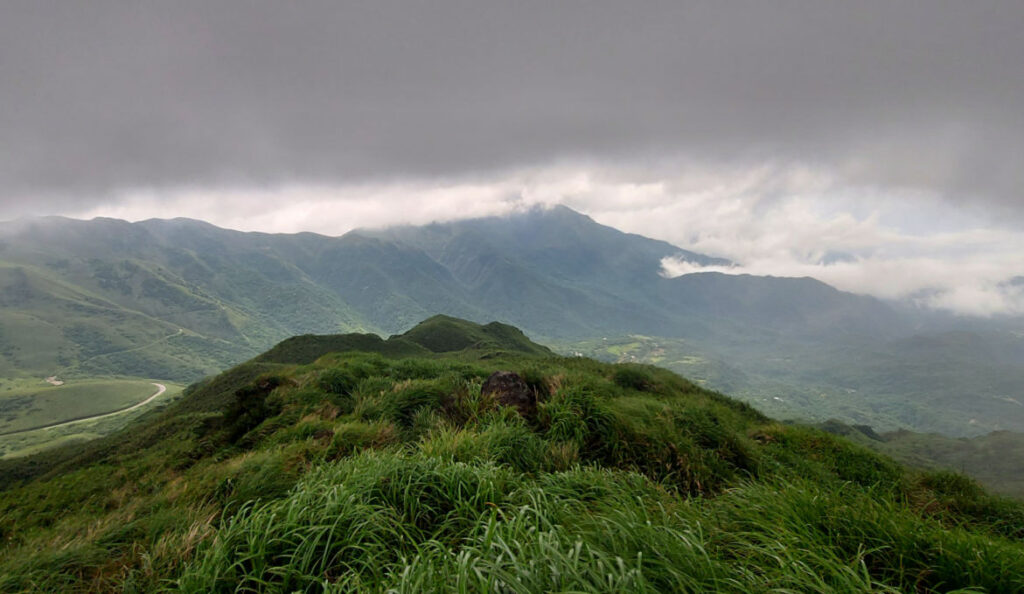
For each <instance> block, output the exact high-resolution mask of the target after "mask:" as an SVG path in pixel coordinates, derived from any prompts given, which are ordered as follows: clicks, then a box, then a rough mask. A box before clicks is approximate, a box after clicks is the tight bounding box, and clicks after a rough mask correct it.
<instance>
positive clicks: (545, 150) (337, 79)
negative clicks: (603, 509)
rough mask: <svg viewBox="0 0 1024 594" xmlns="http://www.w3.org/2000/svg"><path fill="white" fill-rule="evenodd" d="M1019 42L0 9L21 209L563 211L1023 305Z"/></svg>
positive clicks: (846, 8)
mask: <svg viewBox="0 0 1024 594" xmlns="http://www.w3.org/2000/svg"><path fill="white" fill-rule="evenodd" d="M1021 31H1024V4H1022V3H1021V2H1020V1H1019V0H1018V1H1009V2H959V1H958V2H938V1H930V2H912V1H905V2H892V1H885V2H868V1H858V2H835V3H833V2H766V1H756V2H678V1H674V2H601V1H593V0H591V1H561V2H550V1H544V2H529V1H525V0H517V1H515V2H502V3H492V2H481V1H479V0H476V1H466V2H450V1H431V2H426V1H423V2H417V1H407V2H402V3H391V2H384V1H380V0H375V1H372V2H358V3H356V2H337V1H334V2H253V1H244V2H243V1H237V2H209V1H201V2H199V1H197V2H183V1H175V2H125V1H121V2H101V1H96V0H90V1H89V2H84V1H83V2H40V1H35V0H33V1H25V2H19V1H14V0H4V1H2V2H0V200H2V202H0V218H13V217H17V216H22V215H27V214H64V215H69V216H79V217H91V216H97V215H105V216H119V217H122V218H128V219H140V218H148V217H153V216H159V217H174V216H189V217H194V218H201V219H206V220H209V221H211V222H214V223H216V224H221V225H224V226H228V227H233V228H239V229H258V230H268V231H298V230H313V231H319V232H322V233H327V234H340V233H343V232H345V231H346V230H348V229H351V228H353V227H359V226H376V225H385V224H392V223H404V222H412V223H420V222H427V221H430V220H435V219H451V218H458V217H465V216H477V215H485V214H496V213H503V212H509V211H511V210H515V209H519V208H524V207H525V206H527V205H530V204H536V203H541V204H552V203H565V204H568V205H569V206H572V207H574V208H576V209H578V210H581V211H583V212H586V213H588V214H590V215H591V216H593V217H594V218H595V219H597V220H599V221H600V222H603V223H606V224H611V225H614V226H616V227H619V228H622V229H626V230H629V231H634V232H639V233H643V234H646V235H649V236H654V237H658V238H662V239H667V240H670V241H673V242H675V243H677V244H679V245H681V246H683V247H687V248H691V249H696V250H700V251H705V252H708V253H712V254H714V255H721V256H726V257H729V258H732V259H734V260H736V261H737V262H740V263H741V264H742V265H743V266H742V268H740V269H739V271H743V272H754V273H764V274H779V275H786V274H808V275H812V276H817V277H818V278H821V279H822V280H825V281H826V282H830V283H832V284H834V285H836V286H838V287H840V288H843V289H847V290H852V291H858V292H864V293H870V294H876V295H880V296H883V297H896V298H913V299H916V300H918V301H919V302H921V303H924V304H927V305H931V306H935V307H941V308H947V309H952V310H954V311H959V312H964V313H972V314H982V315H991V314H994V313H1022V314H1024V295H1022V294H1021V291H1022V290H1024V289H1022V287H1021V285H1019V284H1018V285H1011V284H1008V283H1007V282H1006V281H1007V280H1008V279H1010V278H1011V277H1014V276H1017V275H1024V190H1022V189H1024V74H1022V72H1024V69H1022V66H1021V65H1022V64H1024V35H1022V34H1021ZM691 271H692V270H690V269H688V268H687V267H686V266H685V265H683V264H680V263H674V262H666V263H665V269H664V270H663V271H662V272H663V273H666V274H680V273H687V272H691Z"/></svg>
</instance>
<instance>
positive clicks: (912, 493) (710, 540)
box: [0, 318, 1024, 592]
mask: <svg viewBox="0 0 1024 594" xmlns="http://www.w3.org/2000/svg"><path fill="white" fill-rule="evenodd" d="M331 345H334V346H336V347H339V348H342V349H344V350H342V351H339V352H325V353H324V354H322V355H319V356H318V357H317V358H316V359H315V360H311V358H312V357H313V356H315V355H316V352H317V351H318V350H324V349H328V348H331ZM396 345H402V348H401V349H399V348H397V347H396ZM408 345H416V346H417V348H419V349H420V350H419V351H418V352H417V353H416V354H414V355H410V354H409V353H407V352H404V350H403V349H404V348H406V347H407V346H408ZM459 345H465V346H466V347H468V348H465V349H461V350H455V349H456V348H457V347H458V346H459ZM350 347H355V348H357V349H359V350H354V349H352V348H350ZM409 348H412V347H409ZM276 351H277V354H275V355H270V354H267V355H264V356H261V357H259V358H257V359H254V360H253V361H250V362H248V363H246V364H243V365H241V366H239V367H236V368H233V369H231V370H228V371H226V372H224V373H223V374H221V375H220V376H217V377H215V378H211V379H210V380H207V381H204V382H202V383H200V384H197V385H194V386H192V387H190V388H189V389H188V390H186V394H185V396H184V397H183V398H182V399H181V400H179V401H178V402H176V403H174V404H172V405H171V406H169V407H168V408H167V409H165V410H163V411H161V412H158V413H151V414H149V415H148V416H146V417H145V418H143V419H141V420H140V421H139V422H137V423H136V424H134V425H133V426H131V427H130V428H128V429H126V430H124V431H121V432H119V433H117V434H115V435H112V436H109V437H107V438H103V439H100V440H97V441H95V442H91V443H89V444H86V445H84V446H78V447H76V448H63V449H60V448H59V449H56V450H52V451H50V452H46V453H43V454H40V455H37V456H32V457H28V458H24V459H20V460H15V461H2V462H0V530H2V533H0V537H2V538H0V543H2V544H0V590H2V591H5V592H6V591H10V592H20V591H40V590H42V591H55V590H59V591H82V592H85V591H90V592H92V591H130V592H154V591H162V590H174V591H179V590H180V591H185V592H220V591H225V592H226V591H261V592H295V591H304V592H321V591H338V592H340V591H368V592H434V591H460V592H494V591H504V592H550V591H577V592H591V591H594V592H598V591H600V592H606V591H630V592H632V591H641V592H642V591H649V592H672V591H676V592H684V591H691V592H704V591H715V592H718V591H721V592H755V591H756V592H760V591H792V592H904V591H917V592H947V591H953V590H956V589H970V591H986V592H1014V591H1020V590H1021V589H1022V588H1024V577H1022V576H1024V541H1022V539H1024V508H1022V507H1021V505H1019V504H1017V503H1013V502H1010V501H1007V500H1003V499H1000V498H997V497H993V496H990V495H988V494H986V493H985V492H984V491H983V490H981V489H980V488H979V487H977V486H976V485H975V484H974V483H972V482H971V481H970V480H968V479H965V478H963V477H961V476H959V475H955V474H951V473H944V472H919V471H911V470H908V469H906V468H903V467H901V466H899V465H898V464H896V463H895V462H893V461H892V460H891V459H889V458H886V457H884V456H882V455H880V454H877V453H873V452H871V451H870V450H868V449H866V448H864V447H862V446H858V445H856V444H854V443H852V442H850V441H848V440H846V439H845V438H842V437H837V436H833V435H830V434H829V433H826V432H823V431H820V430H817V429H814V428H809V427H801V426H793V425H783V424H780V423H777V422H775V421H772V420H771V419H769V418H767V417H765V416H763V415H762V414H760V413H758V412H756V411H755V410H754V409H752V408H750V407H749V406H747V405H745V404H742V403H740V402H738V401H736V400H733V399H730V398H728V397H726V396H723V395H721V394H718V393H716V392H712V391H708V390H706V389H704V388H701V387H699V386H697V385H695V384H693V383H691V382H690V381H688V380H686V379H683V378H682V377H679V376H677V375H675V374H673V373H671V372H669V371H667V370H664V369H660V368H656V367H650V366H645V365H636V364H609V363H601V362H597V361H594V360H592V359H587V358H582V357H569V358H563V357H557V356H553V355H551V354H548V353H546V352H545V351H546V350H545V349H544V348H543V347H540V346H538V345H535V344H532V343H530V342H529V341H527V340H525V339H524V338H523V337H522V335H521V334H520V333H519V332H518V331H517V330H515V329H514V328H510V327H508V326H503V325H477V324H472V323H469V322H465V321H460V320H455V319H452V318H434V319H431V320H427V321H426V322H424V323H423V324H422V325H420V326H418V327H417V328H414V329H413V330H411V331H409V332H408V333H406V334H405V335H401V336H398V337H392V338H391V339H388V340H387V341H385V340H381V339H377V340H374V339H368V338H366V337H365V336H364V337H360V336H350V337H300V338H297V339H294V340H292V341H287V342H286V343H284V344H283V345H279V347H278V348H277V349H276ZM496 371H504V372H513V373H515V374H516V375H517V376H518V379H517V380H512V379H508V378H510V377H513V376H508V375H506V376H503V377H505V378H506V379H507V380H508V383H506V384H504V385H506V386H510V387H507V388H506V389H505V390H506V391H504V392H502V391H498V392H494V391H488V390H485V389H484V387H485V386H486V385H490V383H489V382H488V379H489V378H490V376H491V375H492V373H493V372H496ZM510 395H515V396H516V397H517V398H520V399H522V398H526V399H527V400H529V403H530V404H529V406H526V407H525V408H514V407H511V406H505V405H503V404H502V403H503V402H506V398H508V397H510Z"/></svg>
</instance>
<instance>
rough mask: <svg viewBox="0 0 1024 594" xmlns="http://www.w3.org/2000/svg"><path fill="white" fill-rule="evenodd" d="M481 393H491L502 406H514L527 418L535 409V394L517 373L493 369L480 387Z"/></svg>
mask: <svg viewBox="0 0 1024 594" xmlns="http://www.w3.org/2000/svg"><path fill="white" fill-rule="evenodd" d="M480 393H481V394H492V395H493V396H494V400H495V401H496V402H497V403H498V404H500V405H502V406H514V407H515V408H516V410H518V411H519V414H520V415H522V416H523V417H526V418H529V417H532V416H533V414H534V413H535V412H536V411H537V395H536V394H535V393H534V391H533V390H531V389H530V386H528V385H526V382H525V381H523V378H521V377H519V374H517V373H514V372H512V371H495V372H494V373H492V374H491V376H490V377H488V378H487V381H485V382H484V385H483V386H482V387H481V388H480Z"/></svg>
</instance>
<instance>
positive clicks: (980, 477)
mask: <svg viewBox="0 0 1024 594" xmlns="http://www.w3.org/2000/svg"><path fill="white" fill-rule="evenodd" d="M818 427H820V428H821V429H823V430H825V431H828V432H829V433H833V434H835V435H842V436H843V437H846V438H847V439H850V440H851V441H854V442H856V443H859V444H861V445H864V446H867V447H869V448H871V449H873V450H876V451H879V452H882V453H884V454H886V455H888V456H892V457H893V458H895V459H896V460H899V461H900V462H901V463H903V464H906V465H908V466H912V467H915V468H924V469H929V470H937V469H943V470H949V471H954V472H960V473H963V474H966V475H969V476H971V477H972V478H974V479H975V480H977V481H978V482H979V483H981V484H982V485H984V486H985V487H986V488H988V489H990V490H992V491H993V492H995V493H1001V494H1003V495H1009V496H1012V497H1016V498H1017V499H1020V500H1024V433H1019V432H1014V431H993V432H992V433H989V434H987V435H979V436H977V437H971V438H967V437H959V438H956V437H947V436H945V435H940V434H938V433H915V432H913V431H907V430H900V431H892V432H887V433H881V434H879V433H876V432H875V431H874V430H873V429H871V428H870V427H866V426H863V425H859V426H856V427H854V426H850V425H847V424H845V423H842V422H839V421H835V420H831V421H827V422H825V423H821V424H819V425H818Z"/></svg>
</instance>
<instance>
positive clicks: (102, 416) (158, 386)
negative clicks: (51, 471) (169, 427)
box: [0, 382, 167, 436]
mask: <svg viewBox="0 0 1024 594" xmlns="http://www.w3.org/2000/svg"><path fill="white" fill-rule="evenodd" d="M153 385H154V386H156V394H153V395H152V396H150V397H149V398H147V399H145V400H143V401H142V402H140V403H138V404H133V405H131V406H129V407H127V408H122V409H120V410H115V411H113V412H108V413H101V414H98V415H92V416H88V417H79V418H77V419H71V420H70V421H61V422H59V423H51V424H49V425H38V426H36V427H29V428H28V429H18V430H17V431H11V432H9V433H0V436H4V435H17V434H18V433H28V432H29V431H40V430H42V429H54V428H56V427H65V426H67V425H74V424H75V423H83V422H85V421H95V420H96V419H105V418H107V417H112V416H114V415H120V414H124V413H126V412H129V411H133V410H135V409H137V408H139V407H141V406H146V405H147V404H149V403H150V402H152V401H153V399H155V398H156V397H157V396H159V395H161V394H163V393H164V392H166V391H167V386H165V385H163V384H158V383H156V382H154V383H153Z"/></svg>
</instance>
